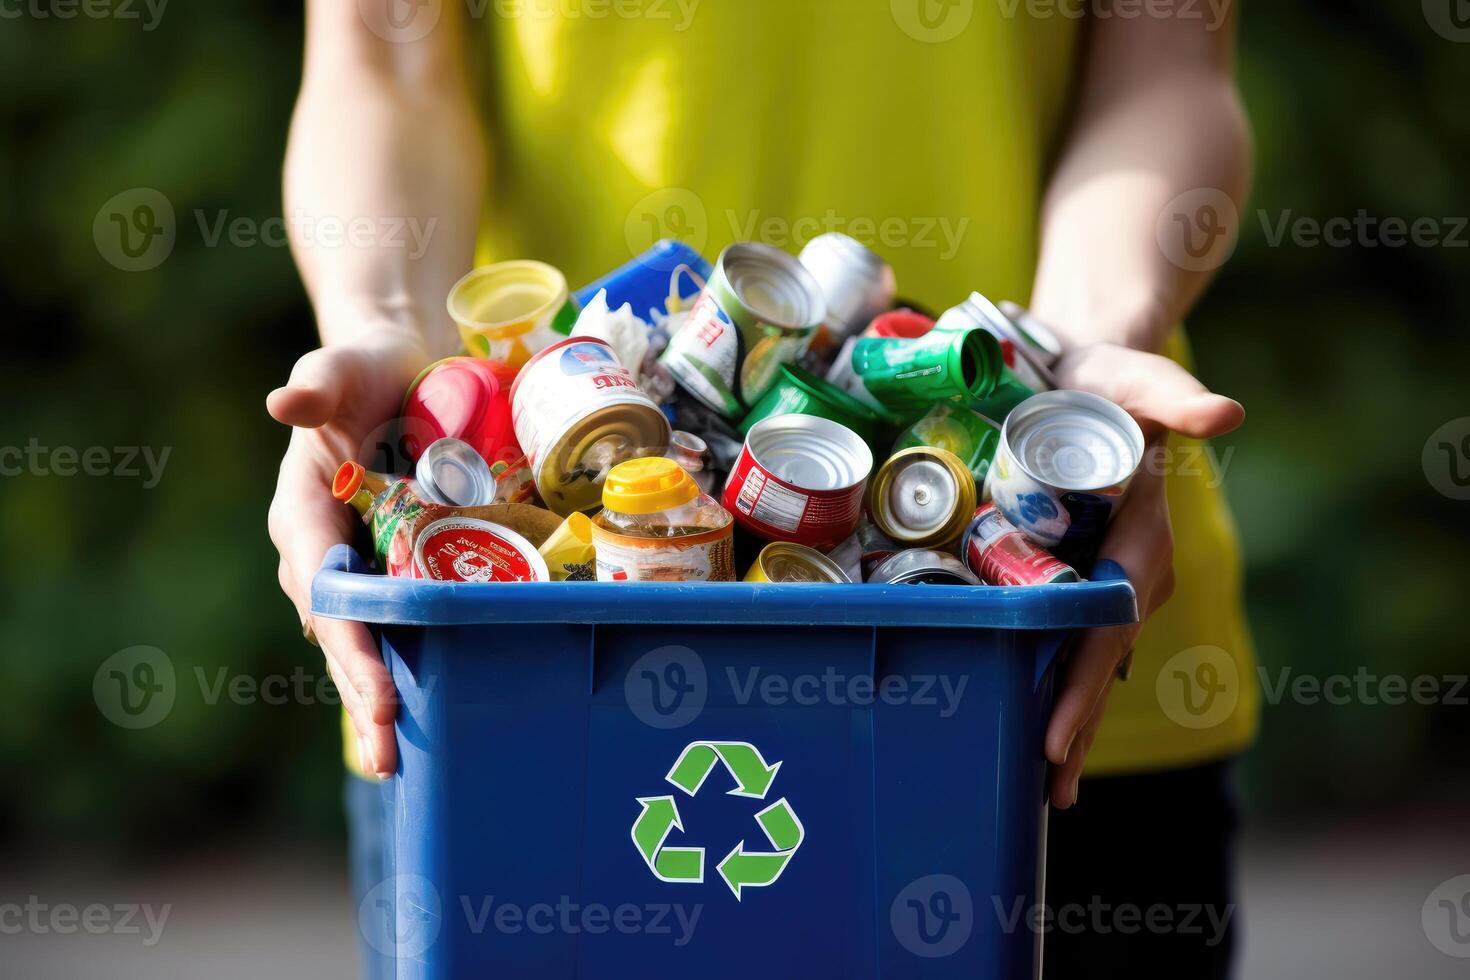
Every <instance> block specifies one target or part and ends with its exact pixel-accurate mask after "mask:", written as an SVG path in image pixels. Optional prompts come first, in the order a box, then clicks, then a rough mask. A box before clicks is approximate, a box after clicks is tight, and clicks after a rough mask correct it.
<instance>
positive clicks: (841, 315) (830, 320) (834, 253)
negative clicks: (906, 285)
mask: <svg viewBox="0 0 1470 980" xmlns="http://www.w3.org/2000/svg"><path fill="white" fill-rule="evenodd" d="M798 258H799V259H800V261H801V264H802V265H804V266H806V269H807V271H808V272H810V273H811V274H812V277H813V278H814V279H816V281H817V285H818V286H819V287H820V288H821V290H822V298H823V299H824V300H825V301H826V304H827V316H826V318H825V319H823V320H822V324H821V326H820V327H819V328H818V329H817V330H816V332H815V333H814V334H813V335H812V342H811V347H812V349H813V350H815V351H816V352H817V356H818V357H819V358H822V359H824V360H825V358H830V356H831V353H833V352H835V351H836V350H837V349H838V348H839V347H841V346H842V342H843V341H845V340H846V339H847V338H848V337H855V336H857V334H858V333H860V332H861V331H862V330H863V329H864V328H865V327H867V325H868V324H869V323H871V322H873V318H874V317H876V316H878V315H879V314H880V313H883V312H884V311H885V310H889V309H891V308H892V307H893V298H894V296H896V295H897V294H898V279H897V277H895V276H894V274H893V267H892V266H890V265H889V264H888V263H887V262H885V261H883V259H882V257H880V256H879V255H878V254H877V253H876V252H874V251H873V250H872V249H870V248H868V247H867V246H866V245H864V244H863V243H862V242H859V241H858V240H857V239H855V238H850V237H848V236H847V235H844V234H841V233H839V232H830V233H828V234H825V235H818V236H817V237H816V238H813V239H812V240H811V241H809V242H807V244H806V247H805V248H803V249H802V250H801V255H800V256H798Z"/></svg>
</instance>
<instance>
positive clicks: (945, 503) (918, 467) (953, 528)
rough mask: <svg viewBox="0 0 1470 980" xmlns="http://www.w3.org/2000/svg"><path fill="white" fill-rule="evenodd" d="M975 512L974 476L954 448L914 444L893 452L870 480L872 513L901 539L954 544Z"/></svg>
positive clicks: (929, 544)
mask: <svg viewBox="0 0 1470 980" xmlns="http://www.w3.org/2000/svg"><path fill="white" fill-rule="evenodd" d="M974 512H975V478H974V477H972V476H971V475H970V470H969V467H967V466H966V465H965V463H964V461H963V460H961V459H960V458H959V457H958V456H956V455H955V454H954V453H952V452H949V451H948V450H945V449H934V448H933V447H930V446H916V447H914V448H913V449H905V450H902V451H901V452H898V453H895V454H894V455H893V456H891V457H890V458H889V460H888V462H886V463H884V464H883V465H882V466H881V467H880V468H879V469H878V475H877V476H875V477H874V478H873V480H872V482H871V484H869V486H868V515H869V516H870V517H871V518H872V520H873V524H874V525H875V526H877V528H878V530H880V531H882V532H883V533H884V534H886V535H887V536H888V537H890V538H892V539H893V540H894V541H896V542H898V543H899V544H901V545H908V546H910V547H921V548H924V547H944V546H946V545H949V544H953V543H954V542H955V541H956V540H957V539H958V538H959V536H960V534H961V533H962V532H963V531H964V530H965V525H966V524H967V523H969V521H970V516H971V515H972V514H974Z"/></svg>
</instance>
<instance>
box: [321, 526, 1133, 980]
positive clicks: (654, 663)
mask: <svg viewBox="0 0 1470 980" xmlns="http://www.w3.org/2000/svg"><path fill="white" fill-rule="evenodd" d="M312 606H313V610H314V612H315V613H316V615H319V616H328V617H335V618H340V619H353V620H359V621H362V622H366V623H369V624H374V625H375V626H376V628H377V630H378V633H379V635H380V637H381V644H382V651H383V656H384V658H385V660H386V662H387V664H388V666H389V668H390V669H391V671H392V674H393V679H394V681H395V682H396V684H397V685H398V690H399V692H400V696H401V698H402V706H401V709H400V711H399V717H398V722H397V735H398V750H399V770H398V773H397V775H396V776H395V778H394V779H392V780H391V781H390V782H389V783H387V784H385V786H384V787H383V790H382V794H383V807H384V810H383V819H384V822H385V823H384V828H385V833H386V837H387V857H386V859H385V867H384V869H383V870H384V874H383V880H382V882H381V883H380V884H378V885H377V887H375V888H374V889H373V890H372V892H371V893H370V895H369V898H368V900H367V901H365V902H364V903H363V908H362V909H361V910H360V912H361V917H360V918H361V921H362V922H364V923H368V922H370V921H371V920H373V919H374V917H381V918H382V920H383V921H382V922H381V925H382V928H381V930H375V931H376V932H377V933H378V935H377V938H376V939H375V940H374V942H375V943H376V944H378V945H379V946H380V947H383V948H381V951H382V952H383V953H384V954H385V955H386V956H389V957H391V958H392V959H393V961H394V962H395V963H396V968H397V976H398V977H400V978H409V977H411V978H466V977H506V978H522V977H526V978H536V980H561V978H573V977H576V978H581V980H597V978H606V980H626V978H635V977H649V978H664V977H684V976H687V977H699V978H702V980H723V978H732V980H733V978H739V980H749V978H751V977H760V978H762V980H776V978H786V977H791V978H803V980H810V978H818V977H820V978H827V977H844V978H854V980H880V978H881V980H892V978H903V977H926V978H941V977H944V978H947V977H967V978H994V980H1016V978H1021V977H1033V976H1036V975H1037V973H1038V971H1039V965H1040V956H1041V950H1040V946H1041V942H1040V936H1039V934H1038V933H1037V932H1036V931H1035V930H1034V929H1033V928H1032V922H1033V920H1034V916H1033V912H1032V910H1033V908H1034V906H1035V904H1036V903H1038V902H1040V901H1042V900H1043V880H1044V865H1045V862H1044V857H1043V855H1044V848H1045V838H1046V831H1045V828H1046V804H1045V796H1046V790H1045V775H1046V765H1045V761H1044V759H1043V755H1042V737H1043V732H1044V729H1045V725H1046V721H1047V716H1048V714H1049V711H1050V706H1051V698H1052V686H1053V675H1054V673H1055V670H1054V667H1055V664H1056V661H1057V657H1058V653H1059V651H1060V650H1061V648H1062V646H1063V644H1064V643H1065V641H1066V639H1067V637H1068V636H1069V634H1070V633H1072V632H1073V631H1075V630H1077V629H1081V628H1084V627H1092V626H1106V625H1115V624H1121V623H1126V622H1132V621H1134V620H1135V619H1136V616H1137V610H1136V603H1135V597H1134V593H1133V589H1132V587H1131V585H1130V584H1129V583H1128V582H1127V581H1126V579H1125V578H1124V577H1123V575H1122V571H1121V569H1119V568H1118V567H1117V566H1116V565H1112V564H1110V563H1101V564H1100V566H1099V568H1098V569H1096V570H1095V572H1094V581H1091V582H1083V583H1075V584H1068V585H1047V586H1039V587H1033V588H1026V589H1009V588H983V589H976V588H965V587H948V586H915V585H851V586H826V585H769V584H760V585H754V584H720V585H709V584H704V585H684V584H642V583H626V584H625V583H605V584H604V583H558V584H535V585H521V584H508V585H448V584H442V583H427V582H417V581H413V580H407V579H389V578H384V577H381V576H377V575H371V574H366V569H365V568H364V567H363V565H362V564H361V561H360V559H358V558H357V556H356V555H355V554H354V553H352V552H351V551H350V549H347V548H345V547H342V548H338V549H335V550H334V551H333V552H332V553H331V554H329V555H328V556H327V560H326V562H325V563H324V565H323V568H322V570H321V572H320V573H319V574H318V575H317V577H316V580H315V582H314V584H313V587H312Z"/></svg>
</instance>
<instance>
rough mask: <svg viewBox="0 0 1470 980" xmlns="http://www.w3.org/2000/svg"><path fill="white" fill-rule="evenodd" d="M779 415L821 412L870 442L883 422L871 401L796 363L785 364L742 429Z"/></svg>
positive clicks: (742, 423)
mask: <svg viewBox="0 0 1470 980" xmlns="http://www.w3.org/2000/svg"><path fill="white" fill-rule="evenodd" d="M777 415H820V416H821V417H822V418H824V419H831V420H832V421H834V422H840V423H841V424H843V425H845V426H847V427H848V428H849V429H851V430H852V431H854V432H856V433H857V434H858V435H859V436H860V437H861V438H862V440H863V441H864V442H868V443H871V442H872V441H873V439H875V438H876V437H877V435H878V429H879V427H880V426H882V424H883V420H882V419H881V418H880V417H879V416H878V413H877V412H875V411H873V410H872V409H871V408H869V407H868V406H867V405H864V404H863V403H862V402H860V401H858V400H857V399H856V398H853V397H852V396H851V395H849V394H848V393H847V392H845V391H843V390H842V389H841V388H838V387H836V386H834V385H831V384H828V383H827V382H826V381H823V380H822V379H821V378H819V377H817V376H816V375H814V374H812V373H811V372H810V371H808V370H806V369H805V368H802V367H799V366H797V365H795V364H786V365H783V366H782V368H781V376H780V378H778V379H777V381H776V383H775V384H774V385H772V386H771V390H770V391H768V392H766V394H765V397H764V398H762V399H761V400H760V401H759V402H757V403H756V405H755V407H754V408H752V409H751V410H750V414H749V415H747V416H746V417H745V421H743V422H741V423H740V431H741V432H749V431H750V429H751V427H752V426H754V425H755V424H756V423H757V422H759V421H760V420H761V419H767V418H772V417H774V416H777Z"/></svg>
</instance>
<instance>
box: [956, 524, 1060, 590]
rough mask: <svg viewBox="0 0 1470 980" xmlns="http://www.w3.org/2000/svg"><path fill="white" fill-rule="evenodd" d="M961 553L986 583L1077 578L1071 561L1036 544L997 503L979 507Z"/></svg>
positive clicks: (1034, 582) (1045, 582) (1048, 582)
mask: <svg viewBox="0 0 1470 980" xmlns="http://www.w3.org/2000/svg"><path fill="white" fill-rule="evenodd" d="M960 555H961V556H962V557H963V558H964V559H965V564H966V565H968V566H969V567H970V571H972V572H974V573H975V575H976V576H978V577H979V579H980V581H982V582H984V583H985V584H986V585H1051V584H1053V583H1058V582H1076V581H1078V580H1079V576H1078V575H1077V572H1076V570H1075V569H1074V568H1072V566H1071V565H1068V564H1067V563H1066V562H1064V561H1062V560H1061V559H1060V558H1058V557H1056V556H1055V555H1053V554H1052V553H1051V552H1049V551H1047V550H1045V549H1044V548H1040V547H1038V546H1037V545H1035V544H1033V543H1032V542H1031V540H1030V539H1029V538H1027V537H1026V535H1024V534H1022V533H1021V532H1020V531H1019V530H1018V529H1017V528H1016V526H1015V525H1014V524H1012V523H1011V522H1010V521H1008V520H1006V516H1005V515H1004V514H1002V513H1001V512H1000V508H998V507H996V506H995V504H986V505H984V506H983V507H981V508H980V509H979V510H977V511H975V519H974V520H973V521H971V522H970V526H969V527H968V528H967V529H966V530H965V537H964V539H963V540H962V541H961V542H960Z"/></svg>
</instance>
